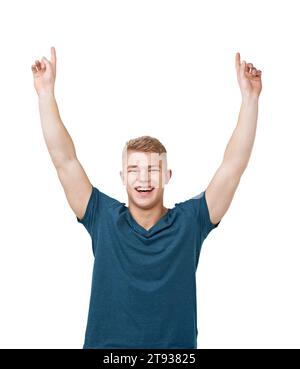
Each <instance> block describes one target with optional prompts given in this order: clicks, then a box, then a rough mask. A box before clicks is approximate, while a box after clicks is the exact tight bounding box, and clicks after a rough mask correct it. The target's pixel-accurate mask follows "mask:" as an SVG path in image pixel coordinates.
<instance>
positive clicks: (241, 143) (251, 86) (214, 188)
mask: <svg viewBox="0 0 300 369" xmlns="http://www.w3.org/2000/svg"><path fill="white" fill-rule="evenodd" d="M235 62H236V64H235V65H236V71H237V79H238V83H239V86H240V90H241V94H242V103H241V108H240V112H239V117H238V123H237V126H236V127H235V129H234V131H233V133H232V136H231V138H230V140H229V142H228V144H227V147H226V150H225V153H224V157H223V161H222V164H221V165H220V167H219V168H218V170H217V171H216V173H215V175H214V176H213V178H212V180H211V181H210V183H209V185H208V187H207V189H206V191H205V195H206V201H207V207H208V210H209V215H210V220H211V222H212V223H213V224H216V223H218V222H219V221H220V220H221V219H222V217H223V216H224V214H225V213H226V211H227V210H228V208H229V206H230V204H231V201H232V199H233V196H234V193H235V191H236V189H237V186H238V184H239V182H240V179H241V176H242V174H243V172H244V171H245V169H246V167H247V165H248V161H249V159H250V155H251V151H252V147H253V144H254V139H255V133H256V126H257V117H258V100H259V95H260V92H261V89H262V83H261V71H260V70H257V69H256V68H255V67H254V66H253V64H252V63H246V62H245V61H243V63H240V54H239V53H236V58H235Z"/></svg>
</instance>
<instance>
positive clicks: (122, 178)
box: [120, 170, 124, 184]
mask: <svg viewBox="0 0 300 369" xmlns="http://www.w3.org/2000/svg"><path fill="white" fill-rule="evenodd" d="M120 177H121V180H122V183H123V184H124V177H123V172H122V171H121V170H120Z"/></svg>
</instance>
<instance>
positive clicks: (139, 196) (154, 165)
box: [120, 150, 172, 209]
mask: <svg viewBox="0 0 300 369" xmlns="http://www.w3.org/2000/svg"><path fill="white" fill-rule="evenodd" d="M120 175H121V178H122V181H123V184H124V185H125V186H126V190H127V194H128V200H129V202H130V203H133V204H134V205H135V206H137V207H140V208H143V209H151V208H152V207H154V206H155V205H157V204H158V203H161V202H162V201H163V193H164V186H165V184H167V183H168V182H169V179H170V178H171V175H172V171H171V170H167V161H166V153H162V154H158V153H153V152H141V151H133V150H127V154H126V152H125V154H124V157H123V171H122V172H120Z"/></svg>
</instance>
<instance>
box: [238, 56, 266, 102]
mask: <svg viewBox="0 0 300 369" xmlns="http://www.w3.org/2000/svg"><path fill="white" fill-rule="evenodd" d="M235 67H236V72H237V79H238V83H239V86H240V89H241V93H242V97H243V98H247V97H252V96H254V97H259V94H260V92H261V89H262V84H261V73H262V72H261V70H257V69H256V68H255V67H254V66H253V64H252V63H246V61H245V60H243V62H242V63H241V57H240V53H236V55H235Z"/></svg>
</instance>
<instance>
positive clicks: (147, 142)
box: [122, 136, 167, 166]
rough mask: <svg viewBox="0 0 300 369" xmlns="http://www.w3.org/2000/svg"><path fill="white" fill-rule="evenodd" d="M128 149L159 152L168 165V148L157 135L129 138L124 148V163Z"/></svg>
mask: <svg viewBox="0 0 300 369" xmlns="http://www.w3.org/2000/svg"><path fill="white" fill-rule="evenodd" d="M128 150H133V151H140V152H150V153H157V154H159V156H161V157H162V158H163V161H164V162H165V164H166V166H167V150H166V148H165V146H164V145H163V144H162V143H161V142H160V141H159V140H158V139H157V138H155V137H151V136H140V137H136V138H132V139H130V140H128V141H127V142H126V144H125V146H124V148H123V152H122V161H123V164H124V160H125V156H127V152H128Z"/></svg>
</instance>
